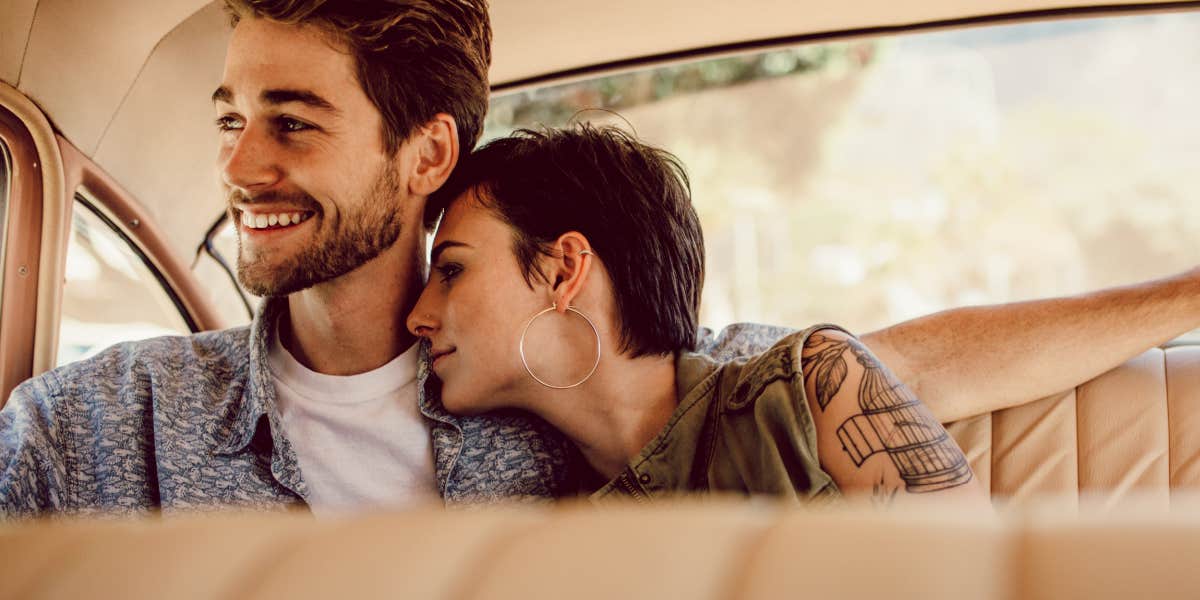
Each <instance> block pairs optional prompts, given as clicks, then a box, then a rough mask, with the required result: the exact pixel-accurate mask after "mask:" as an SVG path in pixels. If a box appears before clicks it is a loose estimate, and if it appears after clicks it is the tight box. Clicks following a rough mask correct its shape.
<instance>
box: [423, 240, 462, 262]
mask: <svg viewBox="0 0 1200 600" xmlns="http://www.w3.org/2000/svg"><path fill="white" fill-rule="evenodd" d="M470 247H471V245H470V244H465V243H463V242H456V241H454V240H446V241H444V242H442V243H440V244H438V245H436V246H434V247H433V252H432V253H430V255H429V262H430V264H432V263H435V262H437V259H438V256H441V254H442V251H444V250H445V249H447V248H470Z"/></svg>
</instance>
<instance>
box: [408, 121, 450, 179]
mask: <svg viewBox="0 0 1200 600" xmlns="http://www.w3.org/2000/svg"><path fill="white" fill-rule="evenodd" d="M405 143H406V144H411V145H412V151H413V152H414V154H415V155H416V156H415V159H416V161H415V163H414V164H413V167H412V169H413V170H412V177H410V178H409V180H408V181H409V182H408V188H409V191H410V192H412V193H414V194H417V195H420V196H428V195H430V194H432V193H434V192H435V191H437V189H438V188H440V187H442V184H444V183H446V180H447V179H449V178H450V173H451V172H452V171H453V170H454V166H455V165H457V164H458V151H459V148H458V126H457V124H455V122H454V117H452V116H450V115H448V114H446V113H438V114H436V115H434V117H433V118H432V119H430V120H429V122H428V123H426V124H425V125H423V126H421V127H420V128H418V129H417V130H416V131H415V132H413V134H412V136H410V137H409V139H408V141H407V142H405Z"/></svg>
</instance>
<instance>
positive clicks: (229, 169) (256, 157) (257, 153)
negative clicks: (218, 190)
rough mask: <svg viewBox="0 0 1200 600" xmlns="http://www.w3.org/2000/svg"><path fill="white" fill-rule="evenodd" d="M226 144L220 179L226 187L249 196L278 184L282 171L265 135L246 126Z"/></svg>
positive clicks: (256, 128)
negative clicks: (239, 190) (248, 193)
mask: <svg viewBox="0 0 1200 600" xmlns="http://www.w3.org/2000/svg"><path fill="white" fill-rule="evenodd" d="M228 144H229V145H227V146H226V147H225V151H224V152H222V153H221V154H222V156H221V179H222V180H224V182H225V184H226V185H228V186H230V187H233V188H237V189H241V190H245V191H250V192H252V191H255V190H261V189H265V188H269V187H271V186H273V185H275V184H276V183H278V182H279V180H280V178H281V176H282V171H281V169H280V167H279V164H278V161H277V160H276V159H277V156H276V152H275V149H274V147H273V144H272V143H271V140H270V138H269V137H268V136H267V135H266V132H264V131H262V130H261V129H260V128H258V127H254V126H253V125H247V126H246V127H245V128H244V129H243V130H242V131H241V132H239V133H238V135H237V138H236V139H235V140H233V141H232V142H229V143H228Z"/></svg>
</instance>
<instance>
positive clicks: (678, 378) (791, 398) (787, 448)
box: [591, 325, 841, 501]
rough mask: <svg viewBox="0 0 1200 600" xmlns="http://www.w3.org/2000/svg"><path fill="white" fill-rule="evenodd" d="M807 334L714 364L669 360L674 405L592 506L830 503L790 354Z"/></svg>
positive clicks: (697, 358)
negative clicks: (628, 500)
mask: <svg viewBox="0 0 1200 600" xmlns="http://www.w3.org/2000/svg"><path fill="white" fill-rule="evenodd" d="M831 327H832V328H835V329H840V328H837V327H834V326H831V325H816V326H813V327H810V328H808V329H806V330H804V331H801V332H798V333H794V334H792V335H789V336H787V337H785V338H783V339H782V340H780V341H779V342H777V343H776V344H775V345H774V346H772V347H771V348H770V349H768V350H767V351H766V352H763V353H762V354H758V355H755V356H751V357H748V358H745V359H741V360H738V361H734V362H730V363H724V364H719V363H716V362H714V361H713V360H712V359H711V358H708V357H707V356H703V355H700V354H691V353H689V354H681V355H679V357H678V358H677V359H676V363H675V365H676V367H675V369H676V370H675V385H676V389H677V393H678V396H679V404H678V406H677V407H676V408H675V412H674V413H673V414H672V415H671V419H670V420H669V421H668V422H667V425H666V427H664V428H663V430H662V431H661V432H659V434H658V436H657V437H655V438H654V439H653V440H651V441H650V443H649V444H647V445H646V446H645V447H644V448H643V449H642V451H641V453H640V454H639V455H638V456H637V457H636V458H634V459H633V460H632V461H631V462H630V463H629V466H627V467H626V468H625V470H624V471H623V472H622V473H621V474H620V475H618V476H617V477H616V478H614V479H613V480H612V481H609V482H608V483H607V484H606V485H605V486H604V487H602V488H600V489H599V490H597V491H596V492H595V493H593V494H592V495H591V499H592V500H593V501H601V500H606V499H610V498H619V497H626V496H632V497H633V498H634V499H636V500H649V499H653V498H657V497H660V496H667V495H678V494H686V493H697V492H700V493H710V492H711V493H718V492H723V493H734V494H747V495H772V496H784V497H789V498H793V499H796V500H815V499H826V498H835V497H838V496H840V495H841V494H840V492H839V491H838V488H837V485H836V484H835V483H834V482H833V479H832V478H830V476H829V475H828V474H827V473H826V472H825V471H824V470H822V469H821V464H820V461H819V460H818V457H817V432H816V426H815V424H814V423H813V418H812V414H811V413H810V412H809V409H808V400H807V399H806V397H805V393H804V376H803V373H802V372H801V370H800V350H801V349H802V348H803V347H804V343H805V341H806V340H807V339H808V336H809V335H811V334H812V333H813V332H815V331H817V330H819V329H828V328H831Z"/></svg>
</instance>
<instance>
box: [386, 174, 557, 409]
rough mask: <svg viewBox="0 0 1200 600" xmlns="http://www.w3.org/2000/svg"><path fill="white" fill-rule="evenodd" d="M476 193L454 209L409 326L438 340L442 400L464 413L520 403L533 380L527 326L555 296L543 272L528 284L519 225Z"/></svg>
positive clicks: (434, 345)
mask: <svg viewBox="0 0 1200 600" xmlns="http://www.w3.org/2000/svg"><path fill="white" fill-rule="evenodd" d="M474 194H475V192H474V191H471V190H468V191H467V192H466V193H464V194H463V195H462V196H460V197H459V198H458V199H456V200H455V201H454V202H452V203H450V206H449V208H447V210H446V214H445V215H444V217H443V218H442V222H441V226H440V227H438V231H437V236H436V237H435V238H434V241H433V252H432V255H431V259H432V262H431V268H430V273H429V282H428V284H426V286H425V290H424V291H423V292H422V293H421V297H420V299H418V301H417V305H416V307H415V308H413V311H412V313H411V314H410V315H409V317H408V328H409V330H410V331H412V332H413V333H414V334H415V335H419V336H422V337H426V338H428V339H429V341H430V342H431V344H432V352H431V358H432V361H433V363H432V368H433V371H434V373H435V374H437V376H438V378H440V379H441V380H442V384H443V387H442V403H443V404H444V405H445V407H446V409H447V410H449V411H451V412H453V413H458V414H473V413H478V412H482V411H486V410H491V409H495V408H500V407H505V406H516V405H517V404H516V402H519V401H520V398H521V397H522V393H521V390H522V389H528V388H527V386H529V384H530V382H531V381H532V380H531V379H530V378H529V376H528V374H527V373H526V371H525V369H524V367H523V366H522V364H521V358H520V356H519V354H518V351H517V344H518V340H519V339H520V337H521V331H522V329H523V328H524V326H525V323H526V322H527V321H528V320H529V318H530V317H532V316H533V315H534V314H535V313H537V312H538V311H540V310H542V309H544V308H547V307H549V306H550V303H551V302H552V301H553V294H552V292H551V290H550V288H549V285H546V284H543V283H542V282H541V281H540V280H538V279H537V278H533V281H534V285H533V288H532V289H531V288H530V286H529V285H527V284H526V281H525V277H524V275H523V273H522V271H521V268H520V266H519V265H518V264H517V259H516V256H515V255H514V254H513V250H512V244H513V230H512V227H511V226H509V225H508V224H507V223H505V222H503V221H501V220H500V219H499V218H498V217H497V216H496V215H495V213H493V212H492V211H491V210H488V209H487V208H484V207H483V206H481V205H480V203H479V201H478V200H477V199H476V198H475V195H474ZM540 320H541V319H539V321H540ZM529 345H530V344H529V341H528V340H527V342H526V348H527V351H528V349H529Z"/></svg>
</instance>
